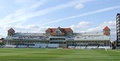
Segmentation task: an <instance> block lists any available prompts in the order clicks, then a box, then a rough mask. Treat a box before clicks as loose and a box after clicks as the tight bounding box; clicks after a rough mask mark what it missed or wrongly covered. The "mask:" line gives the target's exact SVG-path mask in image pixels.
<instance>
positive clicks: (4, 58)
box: [0, 48, 120, 61]
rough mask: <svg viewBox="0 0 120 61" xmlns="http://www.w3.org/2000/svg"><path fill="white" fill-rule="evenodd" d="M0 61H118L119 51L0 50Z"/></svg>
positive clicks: (119, 58) (119, 60) (119, 57)
mask: <svg viewBox="0 0 120 61" xmlns="http://www.w3.org/2000/svg"><path fill="white" fill-rule="evenodd" d="M0 61H120V50H107V51H105V50H73V49H34V48H33V49H29V48H24V49H22V48H19V49H18V48H0Z"/></svg>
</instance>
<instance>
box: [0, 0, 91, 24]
mask: <svg viewBox="0 0 120 61" xmlns="http://www.w3.org/2000/svg"><path fill="white" fill-rule="evenodd" d="M28 1H29V0H28ZM28 1H21V0H17V2H19V3H24V2H28ZM46 1H47V0H41V1H39V2H36V3H34V4H32V5H30V6H28V7H23V8H21V9H18V10H16V12H14V13H12V14H9V15H7V16H6V17H4V18H3V19H0V20H1V21H0V22H1V23H2V24H1V25H6V24H11V23H15V22H18V23H19V22H21V21H22V22H25V21H28V19H29V18H33V17H36V16H41V15H44V14H47V13H50V12H54V11H57V10H60V9H64V8H68V7H72V6H74V5H76V4H79V3H84V2H88V1H91V0H78V1H70V2H67V3H64V4H60V5H57V6H54V7H50V8H46V9H43V10H39V11H35V10H36V9H37V8H38V7H39V6H41V5H43V4H45V2H46Z"/></svg>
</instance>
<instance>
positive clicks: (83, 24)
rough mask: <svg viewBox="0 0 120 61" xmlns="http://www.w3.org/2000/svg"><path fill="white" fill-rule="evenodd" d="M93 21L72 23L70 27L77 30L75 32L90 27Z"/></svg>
mask: <svg viewBox="0 0 120 61" xmlns="http://www.w3.org/2000/svg"><path fill="white" fill-rule="evenodd" d="M91 24H92V23H90V22H85V21H81V22H79V23H78V24H77V25H71V26H70V27H71V28H72V29H73V30H75V32H80V31H82V30H85V29H88V28H89V27H90V26H91Z"/></svg>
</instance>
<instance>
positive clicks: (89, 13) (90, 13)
mask: <svg viewBox="0 0 120 61" xmlns="http://www.w3.org/2000/svg"><path fill="white" fill-rule="evenodd" d="M118 8H120V6H113V7H107V8H103V9H99V10H95V11H91V12H87V13H83V14H79V15H74V16H70V17H66V18H62V19H58V20H54V21H50V22H46V23H43V24H42V25H47V24H51V23H57V22H60V21H63V20H68V19H73V18H77V17H82V16H87V15H92V14H96V13H101V12H105V11H109V10H113V9H118Z"/></svg>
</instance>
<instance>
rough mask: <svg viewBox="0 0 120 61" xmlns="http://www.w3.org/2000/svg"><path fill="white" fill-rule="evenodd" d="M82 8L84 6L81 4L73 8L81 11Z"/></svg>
mask: <svg viewBox="0 0 120 61" xmlns="http://www.w3.org/2000/svg"><path fill="white" fill-rule="evenodd" d="M83 7H84V5H83V4H81V3H80V4H77V5H76V6H75V8H76V9H81V8H83Z"/></svg>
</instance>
